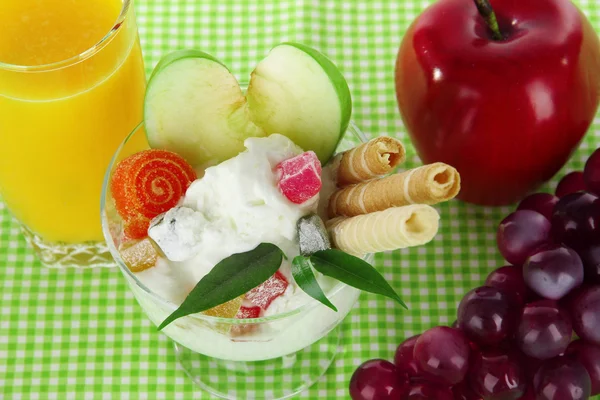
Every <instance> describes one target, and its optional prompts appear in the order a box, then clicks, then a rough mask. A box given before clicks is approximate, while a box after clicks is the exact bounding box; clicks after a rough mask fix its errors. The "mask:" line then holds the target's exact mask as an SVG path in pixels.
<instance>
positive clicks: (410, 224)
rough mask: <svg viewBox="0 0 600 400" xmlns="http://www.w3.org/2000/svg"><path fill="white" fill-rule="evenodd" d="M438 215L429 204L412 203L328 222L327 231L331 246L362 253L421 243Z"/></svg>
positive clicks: (432, 231) (434, 231) (435, 225)
mask: <svg viewBox="0 0 600 400" xmlns="http://www.w3.org/2000/svg"><path fill="white" fill-rule="evenodd" d="M439 220H440V216H439V214H438V213H437V211H436V210H435V209H434V208H433V207H430V206H428V205H424V204H413V205H410V206H403V207H393V208H389V209H387V210H385V211H378V212H374V213H371V214H365V215H359V216H356V217H350V218H345V217H339V218H335V219H332V220H330V221H328V223H327V230H328V232H329V235H330V236H331V239H332V242H333V244H334V246H335V247H336V248H338V249H340V250H342V251H344V252H346V253H349V254H353V255H356V256H362V255H364V254H368V253H378V252H381V251H389V250H396V249H402V248H406V247H412V246H421V245H424V244H426V243H428V242H430V241H431V240H432V239H433V238H434V237H435V235H436V234H437V231H438V228H439Z"/></svg>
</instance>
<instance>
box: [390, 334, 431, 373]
mask: <svg viewBox="0 0 600 400" xmlns="http://www.w3.org/2000/svg"><path fill="white" fill-rule="evenodd" d="M419 336H421V335H416V336H413V337H410V338H408V339H406V340H405V341H404V342H402V343H400V345H399V346H398V348H397V349H396V355H395V357H394V364H396V370H397V371H398V373H400V374H403V375H406V376H407V377H408V378H409V379H410V380H411V381H416V380H428V381H438V378H437V377H435V376H432V375H429V374H427V373H425V372H424V371H422V370H421V369H420V368H419V366H418V365H417V362H416V361H415V357H414V350H415V343H416V342H417V339H418V338H419Z"/></svg>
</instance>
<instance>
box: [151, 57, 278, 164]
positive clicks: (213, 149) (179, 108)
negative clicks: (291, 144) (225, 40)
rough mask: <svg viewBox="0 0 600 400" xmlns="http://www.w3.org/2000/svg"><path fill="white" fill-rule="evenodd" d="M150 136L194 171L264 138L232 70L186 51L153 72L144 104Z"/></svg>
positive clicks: (155, 142) (156, 145) (158, 146)
mask: <svg viewBox="0 0 600 400" xmlns="http://www.w3.org/2000/svg"><path fill="white" fill-rule="evenodd" d="M144 118H145V122H146V135H147V136H148V142H149V144H150V146H151V147H153V148H161V149H166V150H170V151H173V152H175V153H178V154H179V155H181V156H182V157H183V158H185V159H186V160H187V161H188V162H189V163H191V164H192V165H194V166H207V165H212V164H217V163H219V162H221V161H224V160H227V159H229V158H231V157H234V156H236V155H237V154H238V153H239V152H241V151H242V150H244V140H245V139H246V138H248V137H251V136H265V135H266V134H265V132H264V131H263V130H262V129H261V128H259V127H258V126H256V125H255V124H254V123H252V120H251V119H250V116H249V112H248V103H247V102H246V98H245V97H244V94H243V93H242V90H241V88H240V85H239V84H238V82H237V80H236V79H235V77H234V76H233V75H232V74H231V72H229V70H228V69H227V68H226V67H225V66H224V65H223V64H221V62H220V61H218V60H217V59H215V58H214V57H212V56H211V55H209V54H207V53H204V52H202V51H197V50H181V51H175V52H173V53H170V54H169V55H167V56H166V57H164V58H163V59H162V60H161V61H160V62H159V63H158V64H157V66H156V67H155V68H154V71H153V73H152V75H151V76H150V80H149V81H148V88H147V89H146V98H145V101H144Z"/></svg>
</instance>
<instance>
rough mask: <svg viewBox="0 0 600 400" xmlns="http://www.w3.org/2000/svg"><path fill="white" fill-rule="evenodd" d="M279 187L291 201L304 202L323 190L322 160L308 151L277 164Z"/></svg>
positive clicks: (295, 202)
mask: <svg viewBox="0 0 600 400" xmlns="http://www.w3.org/2000/svg"><path fill="white" fill-rule="evenodd" d="M276 168H277V174H278V177H279V182H278V183H277V187H278V188H279V190H280V191H281V193H283V195H284V196H285V197H287V199H288V200H289V201H291V202H292V203H294V204H302V203H304V202H305V201H307V200H309V199H311V198H313V197H314V196H316V195H317V193H319V190H321V162H320V161H319V159H318V158H317V155H316V154H315V153H314V152H313V151H307V152H306V153H302V154H299V155H297V156H296V157H292V158H289V159H287V160H284V161H282V162H280V163H279V164H278V165H277V167H276Z"/></svg>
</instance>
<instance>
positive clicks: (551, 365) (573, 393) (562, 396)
mask: <svg viewBox="0 0 600 400" xmlns="http://www.w3.org/2000/svg"><path fill="white" fill-rule="evenodd" d="M533 386H534V389H535V393H536V395H537V400H587V399H588V398H589V397H590V392H591V390H590V387H591V382H590V376H589V375H588V373H587V371H586V370H585V368H584V366H583V365H581V363H580V362H579V361H577V360H576V359H575V358H573V357H557V358H555V359H552V360H548V361H546V362H545V363H544V365H542V366H541V367H540V369H539V370H538V372H537V373H536V374H535V377H534V378H533Z"/></svg>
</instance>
